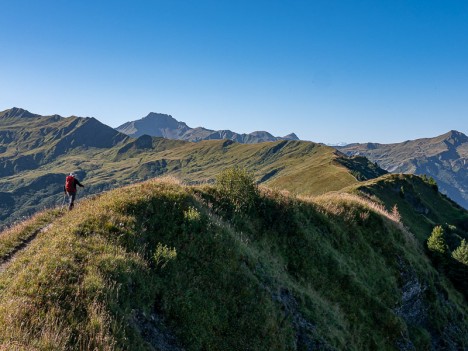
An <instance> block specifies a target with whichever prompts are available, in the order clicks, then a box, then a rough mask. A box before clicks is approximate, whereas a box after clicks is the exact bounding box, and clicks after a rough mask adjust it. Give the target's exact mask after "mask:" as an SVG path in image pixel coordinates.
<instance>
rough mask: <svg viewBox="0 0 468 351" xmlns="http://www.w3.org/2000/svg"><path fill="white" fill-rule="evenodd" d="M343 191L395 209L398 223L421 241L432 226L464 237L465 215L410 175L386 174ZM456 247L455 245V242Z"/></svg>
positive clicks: (466, 233)
mask: <svg viewBox="0 0 468 351" xmlns="http://www.w3.org/2000/svg"><path fill="white" fill-rule="evenodd" d="M346 190H350V191H351V192H356V191H357V192H358V193H361V194H366V195H368V196H369V195H370V196H371V197H372V196H373V198H374V199H377V200H378V201H380V202H381V203H382V204H384V205H385V206H386V208H387V209H388V210H389V211H391V210H392V208H393V206H395V205H396V206H397V208H398V212H399V213H400V215H401V217H402V221H403V223H404V224H405V226H407V227H408V228H410V230H411V231H412V232H413V233H414V234H415V235H416V236H417V238H418V239H419V240H420V241H421V242H423V241H425V240H427V238H428V236H429V235H430V233H431V231H432V229H433V228H434V226H436V225H450V226H451V227H455V228H457V232H459V234H460V235H462V236H464V237H467V238H468V212H467V211H466V210H465V209H463V208H461V207H460V206H459V205H457V204H456V203H455V202H453V201H452V200H450V199H449V198H448V197H447V196H445V195H443V194H441V193H440V192H439V191H438V189H437V185H435V184H434V183H431V182H428V181H427V180H424V178H421V177H418V176H415V175H410V174H388V175H385V176H383V177H380V178H375V179H372V180H369V181H366V182H362V183H360V184H357V185H353V186H351V187H349V188H347V189H346ZM458 244H459V243H458Z"/></svg>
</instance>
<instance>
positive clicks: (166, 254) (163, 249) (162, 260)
mask: <svg viewBox="0 0 468 351" xmlns="http://www.w3.org/2000/svg"><path fill="white" fill-rule="evenodd" d="M176 257H177V251H176V249H175V248H170V247H168V246H167V245H163V244H161V243H158V246H157V247H156V252H155V253H154V262H155V263H156V266H161V268H164V267H166V265H167V264H168V263H169V262H170V261H172V260H175V259H176Z"/></svg>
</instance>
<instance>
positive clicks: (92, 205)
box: [0, 181, 468, 351]
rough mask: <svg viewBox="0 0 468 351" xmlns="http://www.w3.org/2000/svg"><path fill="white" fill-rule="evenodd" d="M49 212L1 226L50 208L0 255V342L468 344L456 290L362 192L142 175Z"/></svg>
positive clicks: (16, 232)
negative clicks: (315, 192)
mask: <svg viewBox="0 0 468 351" xmlns="http://www.w3.org/2000/svg"><path fill="white" fill-rule="evenodd" d="M236 189H237V190H236ZM246 189H247V190H246ZM249 189H250V190H249ZM233 191H234V192H233ZM237 191H241V192H243V193H244V195H245V196H242V197H241V198H239V197H238V196H237V195H239V193H237ZM245 191H247V192H245ZM239 200H240V202H239ZM465 214H466V212H465ZM52 217H56V215H51V214H47V213H46V214H43V215H39V216H38V217H36V218H33V219H31V220H30V221H29V222H27V223H25V225H24V226H23V227H19V228H12V229H10V230H9V231H8V232H6V233H3V234H0V254H1V253H2V252H5V250H2V247H3V246H4V245H5V243H4V242H5V241H8V242H11V240H13V239H12V238H14V237H18V236H21V235H22V234H23V235H24V233H23V231H29V232H31V231H34V228H42V227H44V226H46V225H47V223H50V225H47V230H42V231H40V232H39V234H37V237H36V239H35V240H33V241H32V242H31V244H29V246H28V247H27V248H26V249H25V250H23V251H22V252H20V253H17V254H16V256H15V259H14V260H12V261H10V262H8V263H4V264H3V265H2V267H0V325H2V328H0V349H5V350H10V349H18V350H31V349H35V350H83V349H87V350H91V349H99V350H188V351H191V350H256V351H257V350H359V351H362V350H464V349H466V348H467V347H468V337H467V336H468V327H467V326H468V320H467V317H468V307H467V305H466V302H465V301H464V300H463V298H462V296H461V295H460V294H459V293H458V292H457V291H456V290H454V288H453V287H452V285H451V284H450V282H449V281H448V280H447V279H446V278H445V277H444V276H443V275H441V274H440V273H439V272H438V271H436V270H435V269H434V268H433V267H432V265H431V264H430V262H429V261H428V259H427V258H426V257H425V254H424V250H423V249H422V247H421V245H419V244H418V243H417V242H416V241H415V240H414V239H413V238H412V236H411V234H410V233H409V232H407V231H406V230H404V229H403V227H402V225H401V224H400V223H399V222H398V218H397V217H395V216H393V215H392V214H390V213H388V212H386V211H385V210H383V209H382V208H381V207H379V206H377V205H376V204H375V203H373V202H371V201H370V200H369V199H368V198H366V197H359V196H356V195H350V194H339V193H333V194H326V195H322V196H320V197H317V198H309V199H303V200H300V199H297V198H295V197H290V196H287V195H284V194H281V193H278V192H274V191H271V190H268V189H264V190H262V191H261V192H260V193H258V192H257V191H256V190H255V188H242V189H238V188H237V187H236V188H235V189H234V190H233V189H231V190H230V189H229V188H228V189H224V188H220V187H210V186H204V187H187V186H181V185H178V184H176V183H174V182H172V183H168V182H161V181H149V182H145V183H142V184H139V185H133V186H129V187H126V188H122V189H118V190H114V191H111V192H107V193H105V194H103V195H101V196H99V197H96V198H94V199H89V200H87V201H83V202H81V203H80V204H79V205H78V207H77V209H76V211H74V212H71V213H65V214H64V215H63V216H62V217H60V218H58V219H55V220H54V219H53V218H52ZM36 230H37V229H36ZM4 238H6V239H5V241H4V240H3V239H4ZM0 259H1V258H0Z"/></svg>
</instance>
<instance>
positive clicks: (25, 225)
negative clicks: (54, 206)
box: [0, 210, 62, 263]
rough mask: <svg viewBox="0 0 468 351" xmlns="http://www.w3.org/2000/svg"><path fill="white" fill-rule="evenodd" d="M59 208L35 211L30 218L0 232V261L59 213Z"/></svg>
mask: <svg viewBox="0 0 468 351" xmlns="http://www.w3.org/2000/svg"><path fill="white" fill-rule="evenodd" d="M61 213H62V212H61V211H60V210H47V211H43V212H39V213H36V214H35V215H34V216H33V217H32V218H30V219H28V220H25V221H23V222H21V223H20V224H19V225H16V226H13V227H11V228H9V229H7V230H5V231H3V232H2V233H1V234H0V263H1V262H2V261H4V260H5V259H6V258H7V257H8V256H9V255H10V254H11V253H12V252H13V251H14V250H15V249H16V248H17V247H19V246H20V245H21V244H23V243H24V242H26V241H27V240H28V239H29V238H31V236H33V235H35V234H36V233H37V232H38V231H39V230H41V229H42V228H44V227H45V226H47V225H48V224H49V223H51V222H53V221H54V220H55V219H56V218H57V217H58V216H60V215H61Z"/></svg>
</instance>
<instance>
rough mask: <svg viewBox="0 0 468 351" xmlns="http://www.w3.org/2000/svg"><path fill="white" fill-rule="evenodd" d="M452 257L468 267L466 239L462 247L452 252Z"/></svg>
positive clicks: (467, 244)
mask: <svg viewBox="0 0 468 351" xmlns="http://www.w3.org/2000/svg"><path fill="white" fill-rule="evenodd" d="M452 257H453V258H454V259H455V260H457V261H458V262H460V263H462V264H464V265H466V266H468V243H467V242H466V240H465V239H463V240H462V242H461V244H460V246H459V247H457V248H456V249H455V250H454V251H453V252H452ZM467 279H468V278H467Z"/></svg>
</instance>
